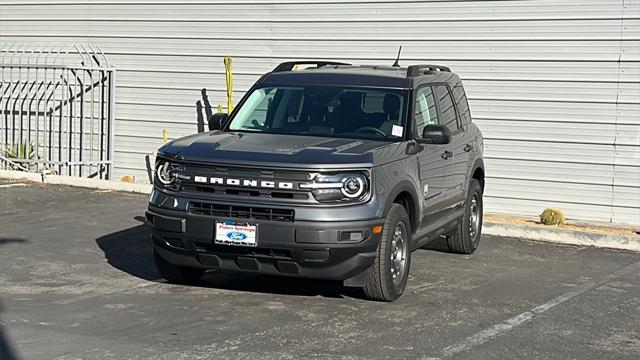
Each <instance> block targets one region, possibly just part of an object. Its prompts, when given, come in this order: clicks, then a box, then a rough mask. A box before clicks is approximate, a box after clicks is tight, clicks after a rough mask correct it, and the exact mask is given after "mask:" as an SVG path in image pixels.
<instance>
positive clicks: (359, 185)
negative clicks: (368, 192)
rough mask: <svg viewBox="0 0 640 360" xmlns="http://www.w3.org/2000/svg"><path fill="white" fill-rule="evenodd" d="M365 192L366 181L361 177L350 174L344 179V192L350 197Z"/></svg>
mask: <svg viewBox="0 0 640 360" xmlns="http://www.w3.org/2000/svg"><path fill="white" fill-rule="evenodd" d="M363 192H364V181H363V180H362V179H361V178H360V177H356V176H350V177H347V178H345V179H344V180H343V181H342V194H343V195H344V196H346V197H348V198H357V197H360V196H361V195H362V193H363Z"/></svg>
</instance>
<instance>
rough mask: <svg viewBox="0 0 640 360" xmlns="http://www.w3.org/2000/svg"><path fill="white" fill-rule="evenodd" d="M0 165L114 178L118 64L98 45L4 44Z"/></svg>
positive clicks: (0, 63)
mask: <svg viewBox="0 0 640 360" xmlns="http://www.w3.org/2000/svg"><path fill="white" fill-rule="evenodd" d="M0 80H1V81H0V111H1V112H0V168H5V169H7V168H8V169H18V170H24V171H35V172H42V171H49V172H55V173H58V174H61V175H69V176H86V177H99V178H103V179H110V178H111V177H112V173H113V121H114V95H115V94H114V90H115V69H114V68H113V67H112V66H111V64H110V63H109V60H108V59H107V57H106V56H105V55H104V53H103V52H102V50H101V49H100V48H99V47H98V46H96V45H89V44H73V45H70V46H58V45H42V44H40V45H38V44H6V45H2V47H1V48H0Z"/></svg>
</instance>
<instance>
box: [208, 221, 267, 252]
mask: <svg viewBox="0 0 640 360" xmlns="http://www.w3.org/2000/svg"><path fill="white" fill-rule="evenodd" d="M257 230H258V229H257V226H255V225H249V224H244V225H240V224H235V223H230V222H225V223H218V222H217V223H216V237H215V243H216V244H224V245H236V246H257V245H258V242H257V241H256V239H257V236H256V235H257Z"/></svg>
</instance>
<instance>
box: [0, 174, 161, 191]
mask: <svg viewBox="0 0 640 360" xmlns="http://www.w3.org/2000/svg"><path fill="white" fill-rule="evenodd" d="M0 179H12V180H28V181H33V182H39V183H44V184H57V185H70V186H80V187H86V188H92V189H101V190H113V191H126V192H133V193H141V194H150V193H151V188H152V186H151V185H146V184H133V183H126V182H119V181H111V180H101V179H88V178H78V177H71V176H62V175H44V174H36V173H29V172H24V171H13V170H0Z"/></svg>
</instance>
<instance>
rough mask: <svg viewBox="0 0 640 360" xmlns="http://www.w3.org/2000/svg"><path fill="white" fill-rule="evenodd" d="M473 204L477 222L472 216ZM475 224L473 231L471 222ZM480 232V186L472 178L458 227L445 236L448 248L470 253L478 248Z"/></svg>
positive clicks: (453, 250) (455, 251) (457, 251)
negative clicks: (475, 208)
mask: <svg viewBox="0 0 640 360" xmlns="http://www.w3.org/2000/svg"><path fill="white" fill-rule="evenodd" d="M474 200H475V201H474ZM474 206H476V207H477V213H476V216H477V222H475V221H474V220H475V218H474V217H472V212H474ZM474 222H475V224H476V229H475V231H474V230H473V227H472V224H474ZM481 234H482V186H480V183H479V182H478V180H475V179H474V180H472V181H471V184H470V185H469V192H468V193H467V199H466V201H465V205H464V215H463V216H462V221H460V225H458V228H457V229H456V230H455V231H454V232H453V233H452V234H450V235H449V236H447V245H448V246H449V250H450V251H452V252H454V253H458V254H472V253H473V252H474V251H476V249H477V248H478V244H479V243H480V236H481Z"/></svg>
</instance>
